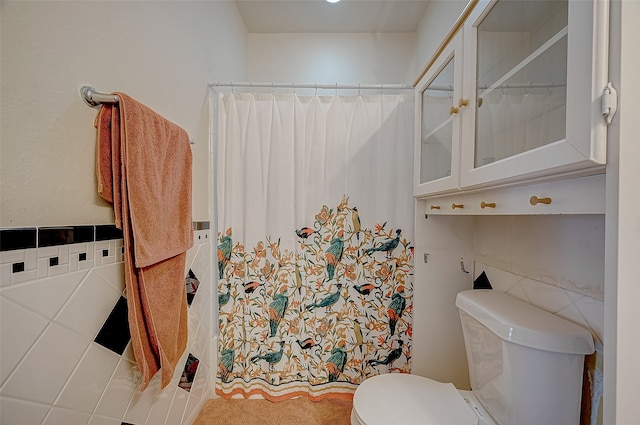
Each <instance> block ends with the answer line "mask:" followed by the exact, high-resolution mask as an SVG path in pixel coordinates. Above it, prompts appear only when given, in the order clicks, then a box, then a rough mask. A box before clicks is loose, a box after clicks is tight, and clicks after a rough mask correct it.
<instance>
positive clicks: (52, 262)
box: [49, 257, 59, 267]
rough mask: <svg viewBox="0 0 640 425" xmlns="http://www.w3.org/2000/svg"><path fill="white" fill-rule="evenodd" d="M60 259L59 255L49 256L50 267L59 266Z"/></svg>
mask: <svg viewBox="0 0 640 425" xmlns="http://www.w3.org/2000/svg"><path fill="white" fill-rule="evenodd" d="M58 261H59V258H58V257H51V258H49V267H53V266H57V265H58Z"/></svg>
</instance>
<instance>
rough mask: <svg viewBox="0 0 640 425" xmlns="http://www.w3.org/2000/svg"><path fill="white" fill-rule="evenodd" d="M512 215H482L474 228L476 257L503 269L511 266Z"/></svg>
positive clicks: (474, 253) (476, 219) (476, 220)
mask: <svg viewBox="0 0 640 425" xmlns="http://www.w3.org/2000/svg"><path fill="white" fill-rule="evenodd" d="M512 221H513V218H511V217H504V216H480V217H476V218H475V222H476V225H475V226H474V230H473V255H474V259H476V260H478V261H480V262H483V263H485V264H490V265H493V266H496V267H498V268H500V269H503V270H510V267H511V261H512V258H511V255H512V250H511V243H512V242H511V241H512V237H511V229H512Z"/></svg>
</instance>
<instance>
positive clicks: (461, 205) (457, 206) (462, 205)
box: [451, 202, 464, 210]
mask: <svg viewBox="0 0 640 425" xmlns="http://www.w3.org/2000/svg"><path fill="white" fill-rule="evenodd" d="M451 208H453V209H454V210H455V209H456V208H464V204H456V203H455V202H454V203H453V204H451Z"/></svg>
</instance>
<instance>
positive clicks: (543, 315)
mask: <svg viewBox="0 0 640 425" xmlns="http://www.w3.org/2000/svg"><path fill="white" fill-rule="evenodd" d="M456 306H457V307H458V309H459V310H460V318H461V321H462V330H463V334H464V340H465V348H466V351H467V360H468V363H469V375H470V376H469V377H470V380H471V389H472V391H473V394H475V395H476V397H477V398H478V400H479V401H480V403H482V405H483V406H484V408H485V409H486V410H487V411H488V412H489V413H490V414H491V416H493V418H494V419H495V420H496V421H497V422H498V423H499V424H500V425H529V424H531V425H534V424H535V425H540V424H545V425H577V424H578V423H579V420H580V399H581V394H582V374H583V366H584V355H585V354H591V353H593V351H594V346H593V338H592V336H591V333H590V332H589V331H587V330H586V329H584V328H582V327H580V326H578V325H576V324H573V323H571V322H569V321H567V320H564V319H562V318H560V317H558V316H555V315H553V314H551V313H549V312H546V311H544V310H542V309H540V308H537V307H535V306H533V305H531V304H528V303H526V302H524V301H521V300H519V299H517V298H515V297H512V296H510V295H507V294H505V293H502V292H497V291H494V290H471V291H464V292H461V293H459V294H458V296H457V298H456Z"/></svg>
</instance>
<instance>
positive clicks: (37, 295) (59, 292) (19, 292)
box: [2, 271, 87, 319]
mask: <svg viewBox="0 0 640 425" xmlns="http://www.w3.org/2000/svg"><path fill="white" fill-rule="evenodd" d="M86 275H87V272H86V271H79V272H74V273H67V274H65V275H63V276H56V277H50V278H45V279H37V280H35V281H33V282H30V283H27V284H24V285H14V286H12V287H10V288H6V289H5V290H3V291H2V295H4V296H5V297H7V298H9V299H11V300H13V301H15V302H16V303H18V304H20V305H22V306H24V307H27V308H28V309H30V310H32V311H35V312H38V313H40V314H42V315H43V316H46V317H48V318H49V319H52V318H53V317H55V315H56V313H58V311H59V310H60V308H61V307H62V306H63V304H64V303H65V302H66V301H67V299H68V298H69V296H70V295H71V293H72V292H73V290H74V289H76V287H77V286H78V285H79V284H80V282H81V281H82V279H83V278H84V277H85V276H86Z"/></svg>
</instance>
